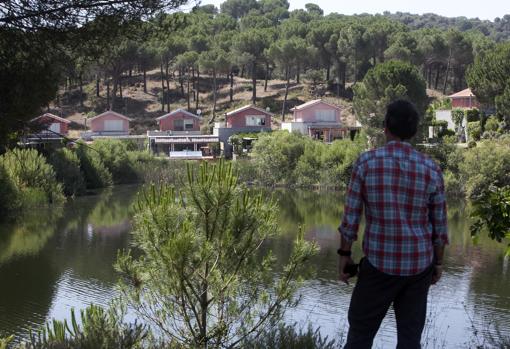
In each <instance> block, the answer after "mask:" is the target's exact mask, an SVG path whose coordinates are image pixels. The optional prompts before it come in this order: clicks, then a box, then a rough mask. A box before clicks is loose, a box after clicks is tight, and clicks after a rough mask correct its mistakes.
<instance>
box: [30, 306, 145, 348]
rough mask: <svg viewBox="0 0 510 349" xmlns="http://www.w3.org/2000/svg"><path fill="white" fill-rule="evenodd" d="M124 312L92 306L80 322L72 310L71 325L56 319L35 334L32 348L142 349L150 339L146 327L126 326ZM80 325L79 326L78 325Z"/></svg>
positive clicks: (31, 344)
mask: <svg viewBox="0 0 510 349" xmlns="http://www.w3.org/2000/svg"><path fill="white" fill-rule="evenodd" d="M123 318H124V314H123V309H122V308H119V307H118V308H117V309H115V308H113V307H110V309H108V310H104V309H103V308H101V307H98V306H95V305H91V306H89V307H88V308H86V309H85V310H84V311H81V316H80V320H81V321H79V322H78V321H77V319H76V315H75V312H74V310H71V324H68V323H67V321H58V320H53V321H52V322H51V323H48V324H47V325H46V327H43V328H42V329H41V330H40V331H39V332H37V333H35V334H32V335H31V337H30V339H29V342H28V343H26V346H23V347H28V348H34V349H35V348H48V349H50V348H61V349H72V348H81V349H95V348H104V349H109V348H125V349H129V348H133V349H135V348H141V347H142V342H143V340H144V339H145V338H146V337H147V336H148V331H147V329H146V327H145V326H143V325H140V324H137V323H136V322H135V323H134V324H132V325H127V324H124V323H123ZM78 323H79V324H78Z"/></svg>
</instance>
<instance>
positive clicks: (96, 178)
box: [76, 143, 112, 189]
mask: <svg viewBox="0 0 510 349" xmlns="http://www.w3.org/2000/svg"><path fill="white" fill-rule="evenodd" d="M76 155H77V156H78V159H79V160H80V169H81V171H82V173H83V176H84V177H85V186H86V187H87V189H100V188H106V187H109V186H111V185H112V175H111V173H110V172H109V171H108V169H107V168H106V167H105V165H104V163H103V161H102V160H101V155H100V154H99V153H98V152H97V151H95V150H94V149H92V148H89V147H88V146H87V145H85V144H83V143H82V144H79V145H78V148H77V150H76Z"/></svg>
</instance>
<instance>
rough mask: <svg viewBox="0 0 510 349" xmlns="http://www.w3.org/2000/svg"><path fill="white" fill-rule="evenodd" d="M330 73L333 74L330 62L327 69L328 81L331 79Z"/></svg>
mask: <svg viewBox="0 0 510 349" xmlns="http://www.w3.org/2000/svg"><path fill="white" fill-rule="evenodd" d="M330 74H331V66H330V65H329V64H328V68H327V69H326V81H329V76H330Z"/></svg>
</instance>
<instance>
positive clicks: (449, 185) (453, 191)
mask: <svg viewBox="0 0 510 349" xmlns="http://www.w3.org/2000/svg"><path fill="white" fill-rule="evenodd" d="M443 177H444V186H445V193H446V196H447V197H448V198H455V199H459V198H464V195H465V194H464V193H465V189H464V182H463V181H462V180H461V179H460V178H459V176H458V175H455V174H453V173H452V172H451V171H448V170H447V171H445V172H444V173H443Z"/></svg>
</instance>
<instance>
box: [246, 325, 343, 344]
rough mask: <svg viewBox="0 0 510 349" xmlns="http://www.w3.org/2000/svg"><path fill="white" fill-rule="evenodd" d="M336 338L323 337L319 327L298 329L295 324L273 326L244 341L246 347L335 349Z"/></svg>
mask: <svg viewBox="0 0 510 349" xmlns="http://www.w3.org/2000/svg"><path fill="white" fill-rule="evenodd" d="M338 344H340V343H336V341H335V340H334V339H332V340H328V337H327V336H326V337H322V335H321V333H320V331H319V329H316V330H313V329H312V328H311V327H309V328H308V329H307V330H306V331H303V330H300V331H299V332H297V331H296V329H295V326H284V325H281V326H278V327H271V328H269V329H267V330H266V331H264V332H263V333H262V334H261V335H259V336H258V337H257V338H254V339H250V340H248V341H247V342H246V343H243V348H246V349H261V348H264V349H283V348H296V349H297V348H299V349H333V348H338V346H339V345H338Z"/></svg>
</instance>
